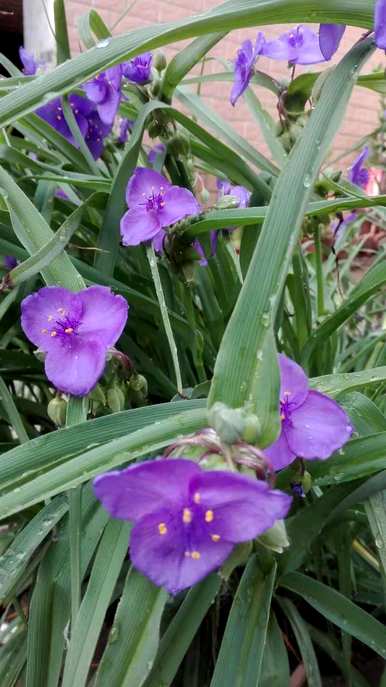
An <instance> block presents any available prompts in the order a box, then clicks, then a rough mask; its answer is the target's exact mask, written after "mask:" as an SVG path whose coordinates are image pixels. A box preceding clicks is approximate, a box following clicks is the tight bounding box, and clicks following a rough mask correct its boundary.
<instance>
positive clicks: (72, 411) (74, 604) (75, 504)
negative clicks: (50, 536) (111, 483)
mask: <svg viewBox="0 0 386 687" xmlns="http://www.w3.org/2000/svg"><path fill="white" fill-rule="evenodd" d="M87 408H88V402H87V399H85V398H75V397H73V396H72V397H71V398H70V400H69V403H68V406H67V417H66V426H67V427H69V426H71V425H77V424H79V423H81V422H84V421H85V420H86V419H87ZM67 497H68V512H69V542H70V575H71V630H73V628H74V626H75V620H76V617H77V615H78V611H79V607H80V602H81V583H82V577H81V560H80V542H81V523H82V487H81V486H79V487H76V488H75V489H71V490H70V491H69V492H68V494H67Z"/></svg>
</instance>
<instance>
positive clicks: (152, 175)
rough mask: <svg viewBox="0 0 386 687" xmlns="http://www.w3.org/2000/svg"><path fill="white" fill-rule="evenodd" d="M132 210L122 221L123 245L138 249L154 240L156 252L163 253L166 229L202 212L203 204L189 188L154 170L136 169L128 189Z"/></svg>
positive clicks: (127, 195)
mask: <svg viewBox="0 0 386 687" xmlns="http://www.w3.org/2000/svg"><path fill="white" fill-rule="evenodd" d="M126 202H127V205H128V207H129V209H128V210H127V212H126V213H125V214H124V215H123V217H122V219H121V236H122V244H123V245H124V246H137V245H138V244H140V243H142V241H150V240H153V246H154V248H155V250H157V251H159V250H162V244H163V239H164V236H165V234H166V232H165V230H164V227H168V226H170V225H171V224H175V223H176V222H178V221H179V220H181V219H183V218H184V217H187V216H188V215H196V214H197V213H199V212H200V205H199V204H198V202H197V201H196V199H195V197H194V195H193V194H192V193H191V192H190V191H188V189H186V188H181V187H180V186H172V184H171V183H170V182H169V181H168V180H167V179H166V178H165V177H163V176H162V174H159V173H158V172H156V171H155V170H153V169H147V168H146V167H137V168H136V170H135V171H134V174H133V175H132V177H131V179H130V180H129V183H128V184H127V190H126Z"/></svg>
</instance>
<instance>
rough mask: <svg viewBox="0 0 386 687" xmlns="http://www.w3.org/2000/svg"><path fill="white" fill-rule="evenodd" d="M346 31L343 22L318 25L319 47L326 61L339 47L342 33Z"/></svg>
mask: <svg viewBox="0 0 386 687" xmlns="http://www.w3.org/2000/svg"><path fill="white" fill-rule="evenodd" d="M345 31H346V26H345V25H344V24H321V25H320V27H319V47H320V51H321V53H322V55H323V57H324V59H325V60H326V61H327V62H328V60H331V57H332V56H333V55H335V53H336V51H337V50H338V48H339V44H340V42H341V40H342V37H343V34H344V32H345Z"/></svg>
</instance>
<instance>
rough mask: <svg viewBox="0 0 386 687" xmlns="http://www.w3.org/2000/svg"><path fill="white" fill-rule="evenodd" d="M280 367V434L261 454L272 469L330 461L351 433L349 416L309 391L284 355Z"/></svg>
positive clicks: (304, 379) (296, 367)
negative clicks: (296, 462)
mask: <svg viewBox="0 0 386 687" xmlns="http://www.w3.org/2000/svg"><path fill="white" fill-rule="evenodd" d="M279 365H280V375H281V386H280V415H281V421H282V423H281V434H280V436H279V438H278V439H277V440H276V441H275V443H274V444H272V445H271V446H269V447H268V448H266V449H264V453H265V454H266V456H267V457H268V458H269V459H270V460H271V462H272V465H273V467H274V468H275V470H281V468H285V467H286V466H287V465H290V463H292V462H293V461H294V460H295V458H305V459H307V460H313V459H316V458H320V459H322V460H323V459H325V458H329V456H331V454H332V453H334V451H336V450H337V449H339V448H341V446H343V444H345V443H346V441H348V439H349V438H350V436H351V434H352V431H353V428H352V426H351V423H350V419H349V417H348V415H347V414H346V413H345V411H344V410H343V408H341V407H340V405H338V403H336V401H334V400H333V399H332V398H330V397H329V396H326V395H325V394H321V393H320V392H319V391H314V390H310V388H309V386H308V379H307V376H306V374H305V372H304V371H303V370H302V368H301V367H300V365H297V363H295V362H294V361H293V360H290V358H287V356H285V355H283V354H281V355H279Z"/></svg>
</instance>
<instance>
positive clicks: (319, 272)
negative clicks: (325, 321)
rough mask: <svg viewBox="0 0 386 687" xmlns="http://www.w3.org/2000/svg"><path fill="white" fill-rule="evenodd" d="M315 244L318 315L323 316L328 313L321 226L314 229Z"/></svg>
mask: <svg viewBox="0 0 386 687" xmlns="http://www.w3.org/2000/svg"><path fill="white" fill-rule="evenodd" d="M314 244H315V268H316V293H317V296H316V304H317V316H318V317H323V315H325V314H326V311H325V307H324V275H323V250H322V241H321V236H320V227H319V226H317V227H315V229H314Z"/></svg>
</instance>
